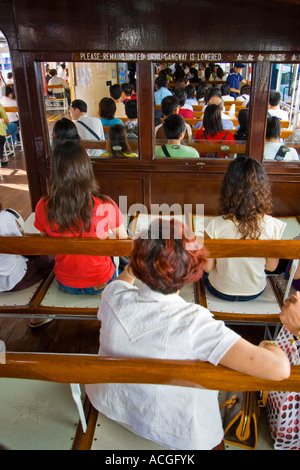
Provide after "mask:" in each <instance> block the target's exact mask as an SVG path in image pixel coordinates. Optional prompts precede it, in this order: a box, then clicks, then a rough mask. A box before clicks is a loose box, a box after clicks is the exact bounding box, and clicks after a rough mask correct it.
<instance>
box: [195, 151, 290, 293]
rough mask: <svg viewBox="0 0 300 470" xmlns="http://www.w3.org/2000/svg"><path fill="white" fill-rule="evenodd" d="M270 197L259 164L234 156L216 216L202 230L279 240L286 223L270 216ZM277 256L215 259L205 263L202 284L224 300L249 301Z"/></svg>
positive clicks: (263, 283)
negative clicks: (205, 274) (206, 274)
mask: <svg viewBox="0 0 300 470" xmlns="http://www.w3.org/2000/svg"><path fill="white" fill-rule="evenodd" d="M271 206H272V197H271V190H270V184H269V181H268V177H267V174H266V172H265V169H264V167H263V165H262V164H260V163H259V162H258V161H257V160H255V159H253V158H249V157H244V156H243V157H237V158H236V159H235V160H233V161H232V162H231V163H230V164H229V166H228V170H227V173H226V175H225V177H224V179H223V182H222V186H221V193H220V199H219V214H220V215H219V216H218V217H216V218H213V219H212V220H211V221H210V223H209V225H208V227H207V228H206V233H207V235H208V236H209V237H210V238H213V239H215V238H218V239H252V240H257V239H260V240H280V238H281V237H282V234H283V231H284V229H285V227H286V223H284V222H282V221H280V220H278V219H275V218H274V217H271V216H270V215H269V214H270V213H271ZM277 264H278V259H273V258H268V259H265V258H218V259H209V260H208V262H207V265H206V266H205V268H204V269H205V271H206V273H209V275H208V276H205V282H206V286H207V288H208V289H209V291H210V292H211V293H212V294H214V295H216V296H217V297H220V298H222V299H224V300H252V299H254V298H256V297H258V296H259V295H260V294H261V293H262V292H263V291H264V289H265V287H266V274H265V270H268V271H271V272H272V271H274V270H275V269H276V267H277Z"/></svg>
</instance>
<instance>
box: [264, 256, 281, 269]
mask: <svg viewBox="0 0 300 470" xmlns="http://www.w3.org/2000/svg"><path fill="white" fill-rule="evenodd" d="M278 262H279V259H276V258H267V260H266V265H265V269H266V270H267V271H271V272H273V271H275V269H276V268H277V266H278Z"/></svg>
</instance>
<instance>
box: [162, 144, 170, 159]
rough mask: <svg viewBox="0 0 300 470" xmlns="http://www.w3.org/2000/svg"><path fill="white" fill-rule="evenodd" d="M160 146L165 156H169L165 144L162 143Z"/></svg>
mask: <svg viewBox="0 0 300 470" xmlns="http://www.w3.org/2000/svg"><path fill="white" fill-rule="evenodd" d="M161 148H162V151H163V152H164V154H165V156H166V157H169V158H171V155H170V154H169V152H168V149H167V147H166V146H165V145H162V146H161Z"/></svg>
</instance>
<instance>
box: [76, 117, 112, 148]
mask: <svg viewBox="0 0 300 470" xmlns="http://www.w3.org/2000/svg"><path fill="white" fill-rule="evenodd" d="M74 124H75V126H76V127H77V132H78V134H79V136H80V138H81V139H82V140H98V139H97V138H96V137H95V136H94V135H93V133H92V132H91V131H90V130H89V129H91V130H92V131H93V132H94V133H95V134H96V135H97V136H98V137H99V139H100V140H105V137H104V131H103V126H102V122H101V121H100V119H99V118H96V117H90V116H87V115H86V114H84V115H82V116H80V118H79V119H78V120H77V121H74ZM86 126H88V128H89V129H88V128H87V127H86ZM87 153H88V154H89V156H90V157H99V156H100V155H101V154H102V153H103V151H102V150H98V149H88V150H87Z"/></svg>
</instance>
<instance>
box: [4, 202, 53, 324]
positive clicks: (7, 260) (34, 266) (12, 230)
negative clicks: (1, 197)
mask: <svg viewBox="0 0 300 470" xmlns="http://www.w3.org/2000/svg"><path fill="white" fill-rule="evenodd" d="M0 236H1V237H22V236H23V233H22V230H21V228H20V226H19V224H18V222H17V218H16V217H15V216H14V215H13V213H12V212H10V210H9V209H8V210H5V209H4V210H2V204H1V203H0ZM53 267H54V260H53V257H51V256H21V255H10V254H0V292H16V291H20V290H24V289H27V288H28V287H32V286H34V285H35V284H37V283H38V282H39V281H41V280H42V279H44V278H45V277H46V276H48V274H50V272H51V271H52V269H53ZM45 323H49V321H47V320H42V321H41V320H40V319H32V320H31V326H32V327H37V326H41V325H42V324H45Z"/></svg>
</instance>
